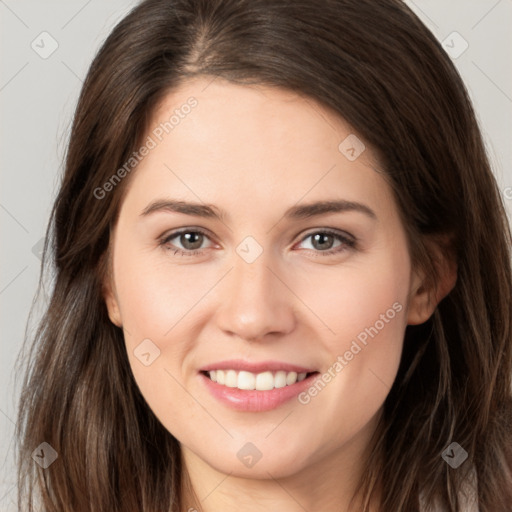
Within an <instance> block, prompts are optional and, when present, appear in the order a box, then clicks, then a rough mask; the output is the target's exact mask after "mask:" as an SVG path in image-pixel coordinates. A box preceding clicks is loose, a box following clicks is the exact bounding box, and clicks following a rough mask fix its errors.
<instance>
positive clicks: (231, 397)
mask: <svg viewBox="0 0 512 512" xmlns="http://www.w3.org/2000/svg"><path fill="white" fill-rule="evenodd" d="M199 375H200V377H201V378H202V380H203V382H204V384H205V386H206V387H207V389H208V391H209V392H210V393H211V394H212V395H213V396H214V397H215V398H216V399H217V400H219V401H220V402H221V403H223V404H225V405H227V406H228V407H231V408H232V409H236V410H238V411H245V412H262V411H270V410H272V409H277V408H278V407H279V406H281V405H283V404H284V403H285V402H288V401H289V400H291V399H292V398H293V397H295V396H297V395H298V394H299V393H301V392H302V391H304V390H305V389H307V388H308V387H309V386H311V384H312V382H313V381H314V380H315V378H316V377H317V376H318V375H319V373H318V372H317V373H312V374H311V375H308V376H307V377H306V378H305V379H304V380H301V381H300V382H296V383H295V384H292V385H291V386H285V387H283V388H274V389H271V390H268V391H257V390H244V389H238V388H230V387H228V386H224V385H222V384H218V383H217V382H213V380H211V379H210V378H209V377H207V376H206V375H204V374H203V373H199Z"/></svg>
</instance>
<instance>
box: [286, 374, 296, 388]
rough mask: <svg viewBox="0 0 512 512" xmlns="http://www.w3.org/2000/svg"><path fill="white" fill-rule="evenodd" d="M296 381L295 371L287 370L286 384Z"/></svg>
mask: <svg viewBox="0 0 512 512" xmlns="http://www.w3.org/2000/svg"><path fill="white" fill-rule="evenodd" d="M296 382H297V373H296V372H288V375H287V376H286V385H287V386H291V385H292V384H295V383H296Z"/></svg>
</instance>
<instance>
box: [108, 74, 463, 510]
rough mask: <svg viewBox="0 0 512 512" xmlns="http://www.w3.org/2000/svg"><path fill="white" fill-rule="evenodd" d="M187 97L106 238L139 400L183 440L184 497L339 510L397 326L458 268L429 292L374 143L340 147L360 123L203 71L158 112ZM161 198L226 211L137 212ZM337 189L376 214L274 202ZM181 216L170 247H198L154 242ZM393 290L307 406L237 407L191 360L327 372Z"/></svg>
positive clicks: (372, 418)
mask: <svg viewBox="0 0 512 512" xmlns="http://www.w3.org/2000/svg"><path fill="white" fill-rule="evenodd" d="M190 96H194V97H195V98H196V99H197V101H198V104H197V106H196V107H195V108H194V109H193V110H192V111H191V112H190V114H188V115H187V116H185V117H184V118H183V119H181V120H180V122H179V124H178V125H176V126H175V127H174V129H173V130H172V132H170V133H169V134H167V135H166V136H165V137H164V138H163V139H162V141H161V142H160V143H159V144H158V145H157V147H155V148H154V149H152V150H151V151H150V152H149V154H148V155H147V156H146V157H145V158H144V159H143V160H142V162H141V163H140V164H139V166H138V168H137V169H136V171H134V172H133V174H132V175H131V176H130V178H129V179H130V182H129V184H128V188H127V193H126V196H125V198H124V200H123V202H122V205H121V210H120V216H119V220H118V223H117V225H116V227H115V230H114V232H113V236H112V238H111V258H112V260H111V267H112V272H111V275H110V278H109V279H108V280H107V281H106V283H105V299H106V303H107V307H108V311H109V315H110V319H111V321H112V322H113V323H115V324H116V325H118V326H122V328H123V330H124V335H125V340H126V348H127V353H128V356H129V361H130V365H131V368H132V371H133V374H134V376H135V379H136V382H137V384H138V386H139V388H140V390H141V392H142V394H143V396H144V397H145V399H146V401H147V403H148V405H149V406H150V407H151V409H152V410H153V412H154V413H155V414H156V416H157V417H158V418H159V420H160V421H161V422H162V424H163V425H164V426H165V427H166V428H167V429H168V430H169V432H171V433H172V434H173V435H174V436H175V437H176V438H177V439H178V440H179V442H180V444H181V447H182V457H183V461H184V464H185V467H186V469H187V471H188V473H189V475H190V479H191V483H192V487H193V489H194V492H195V494H196V495H197V498H198V500H199V501H198V500H197V499H196V500H195V499H194V497H193V496H192V495H191V494H190V493H185V498H184V510H189V508H196V509H199V508H200V507H201V508H202V510H204V511H215V510H225V511H235V510H240V509H243V510H250V511H260V510H261V511H263V510H281V511H287V512H295V511H299V510H300V511H303V510H304V509H306V510H324V511H327V512H329V511H334V510H336V511H338V512H339V511H340V510H346V511H348V510H349V501H350V498H351V496H352V493H353V492H354V489H355V485H356V483H357V480H358V478H359V477H360V475H361V471H362V460H363V456H364V453H365V449H366V448H367V446H368V443H369V440H370V436H371V435H372V433H373V431H374V430H375V426H376V422H377V419H378V417H379V415H380V413H381V411H382V405H383V402H384V400H385V398H386V396H387V394H388V392H389V389H390V387H391V385H392V383H393V380H394V379H395V376H396V373H397V369H398V365H399V361H400V356H401V350H402V343H403V337H404V331H405V328H406V326H407V324H419V323H423V322H424V321H425V320H427V319H428V318H429V316H430V315H431V314H432V312H433V310H434V309H435V306H436V305H437V303H438V302H439V300H441V298H442V297H443V296H444V295H446V293H448V291H449V290H450V289H451V288H452V287H453V284H454V274H453V271H452V272H450V271H448V270H446V269H447V268H448V267H446V266H445V267H446V268H445V271H444V273H441V278H440V282H439V283H440V287H439V290H438V293H437V295H436V296H435V297H434V299H433V300H431V301H429V292H428V290H427V289H425V287H424V286H423V278H424V276H423V275H422V273H421V272H419V271H416V270H415V269H413V268H412V265H411V260H410V256H409V253H408V249H407V242H406V236H405V232H404V228H403V225H402V223H401V220H400V217H399V214H398V210H397V206H396V204H395V200H394V198H393V195H392V193H391V189H390V187H389V185H388V184H387V183H386V181H385V180H384V178H383V176H382V173H380V172H376V171H375V170H374V167H378V161H377V159H376V157H375V155H374V153H373V152H372V150H371V148H370V147H368V146H367V147H366V150H365V151H364V152H363V153H362V154H361V155H360V156H359V158H357V159H356V160H355V161H353V162H351V161H349V160H348V159H347V158H346V156H345V155H344V154H343V153H342V152H340V151H339V149H338V146H339V144H340V142H341V141H343V140H344V139H345V138H346V137H347V136H348V135H350V134H353V133H354V131H353V129H351V127H350V126H349V125H348V124H347V123H346V122H345V121H344V120H343V119H341V118H340V117H339V116H338V115H336V114H335V113H334V112H332V111H330V110H328V109H326V108H324V107H322V106H321V105H319V104H318V103H316V102H315V101H313V100H312V99H311V98H305V97H301V96H299V95H297V94H296V93H292V92H290V91H287V90H281V89H277V88H270V87H262V86H241V85H236V84H232V83H229V82H227V81H223V80H221V79H215V80H214V81H212V79H211V78H208V79H207V78H206V77H204V78H196V79H194V80H192V81H189V82H185V83H184V84H182V85H181V86H180V88H179V89H176V90H174V91H173V92H172V93H170V94H168V96H166V97H165V99H164V101H163V102H162V103H161V104H160V106H159V108H158V109H157V110H156V111H155V113H154V116H153V120H152V122H151V123H150V126H151V128H154V127H156V126H158V125H159V123H161V122H164V121H166V120H168V119H169V117H170V115H171V114H172V112H173V110H174V109H176V108H179V107H180V106H181V105H183V104H184V103H186V101H187V98H189V97H190ZM150 134H151V129H150V130H149V131H148V135H150ZM164 198H172V199H179V200H182V201H192V202H199V203H207V204H213V205H216V206H217V207H218V208H221V209H222V210H224V211H225V212H226V218H225V219H224V220H223V221H220V220H217V219H213V218H202V217H199V216H191V215H185V214H182V213H175V212H170V211H158V212H153V213H152V214H150V215H146V216H144V215H141V212H143V211H144V209H145V208H146V207H147V206H148V205H149V204H150V203H152V202H153V201H155V200H157V199H164ZM334 199H345V200H348V201H354V202H358V203H363V204H365V205H366V206H368V207H369V208H371V210H373V211H374V213H375V216H376V218H375V219H373V218H371V217H369V216H368V215H365V214H363V213H361V212H358V211H346V212H338V213H327V214H323V215H320V216H317V217H312V218H309V219H293V220H287V219H285V218H284V217H283V215H284V212H285V210H286V209H287V208H289V207H292V206H294V205H296V204H306V203H309V202H314V201H319V200H334ZM181 228H190V231H194V229H193V228H203V229H204V230H206V231H207V232H208V233H209V235H207V236H205V237H203V238H202V240H203V242H202V244H201V246H200V251H202V252H200V253H199V254H194V255H180V254H175V253H174V250H173V249H182V250H185V251H186V250H188V251H189V253H192V250H191V249H189V247H190V245H188V246H187V245H186V243H187V241H186V239H184V237H181V238H180V237H179V236H177V237H175V238H173V239H171V241H168V242H167V243H166V245H160V242H159V240H160V238H162V237H163V235H170V234H171V232H172V231H176V230H178V229H181ZM327 228H330V229H332V230H336V231H338V232H340V233H341V234H342V235H343V234H344V233H345V234H350V235H351V237H353V238H355V239H356V243H355V246H354V247H350V246H348V245H346V244H343V243H342V242H340V241H339V240H338V239H337V238H336V237H333V238H332V239H330V238H328V239H327V241H326V242H324V245H323V246H321V245H320V246H319V245H318V244H316V245H315V244H314V240H313V236H309V237H308V236H307V235H314V234H315V233H318V232H322V229H327ZM247 236H251V237H253V238H254V239H255V240H256V241H257V243H258V244H259V245H260V246H261V248H262V249H263V252H262V254H261V255H260V256H259V257H258V258H256V260H255V261H254V262H252V263H248V262H246V261H245V260H244V259H243V258H242V257H240V256H239V254H238V253H237V251H236V248H237V246H238V245H239V244H240V243H241V242H242V240H244V238H245V237H247ZM199 238H201V237H200V235H199ZM331 240H332V241H331ZM199 243H201V241H200V240H199V242H198V244H199ZM329 244H332V245H329ZM340 245H341V246H342V247H343V250H342V251H341V252H339V253H337V254H333V255H329V256H324V255H323V254H322V252H323V251H324V252H325V251H326V250H329V249H330V248H334V249H336V248H338V247H340ZM443 268H444V267H443ZM395 303H399V304H400V305H401V306H402V309H401V311H400V312H398V313H397V314H396V316H394V318H393V319H392V320H390V321H389V322H387V323H386V324H385V326H384V328H382V329H381V330H380V331H379V333H378V335H376V336H375V337H374V338H370V339H369V341H368V344H367V345H366V346H365V347H364V349H363V350H361V351H360V352H359V353H358V354H357V355H355V356H354V357H353V359H352V360H351V361H349V363H348V364H347V365H346V366H345V367H344V368H343V370H342V371H341V372H340V373H339V374H337V375H336V377H335V378H333V379H332V380H331V382H329V383H328V385H327V386H325V388H324V389H323V390H322V391H321V392H320V393H318V394H317V395H316V396H315V397H313V398H311V400H310V402H309V403H308V404H305V405H302V404H300V403H299V402H298V401H297V400H296V399H292V400H290V401H288V402H287V403H285V404H283V405H282V406H280V407H278V408H277V409H274V410H271V411H266V412H240V411H235V410H233V409H231V408H229V407H227V406H226V405H224V404H221V403H219V402H218V401H217V400H216V399H215V398H214V397H213V396H211V395H210V394H209V393H208V392H207V390H206V389H205V386H204V385H203V382H202V381H201V378H200V376H199V374H198V370H199V368H201V367H202V366H204V365H206V364H209V363H213V362H216V361H221V360H225V359H233V358H241V359H245V360H248V361H262V360H268V359H271V360H279V361H286V362H289V363H294V364H298V365H302V366H305V367H308V368H315V369H317V370H318V371H319V372H320V373H323V372H326V371H328V369H329V368H330V367H332V365H333V363H334V362H335V361H336V360H337V356H338V355H343V354H344V353H345V352H346V351H347V350H348V349H349V348H350V346H351V343H352V341H353V340H354V339H355V338H356V336H357V335H358V334H359V333H361V332H362V331H364V329H365V328H367V327H370V326H373V325H375V323H376V321H377V320H379V318H380V315H381V314H384V313H385V312H386V311H387V310H389V309H390V308H391V307H392V305H393V304H395ZM148 338H149V339H150V340H151V341H152V342H153V343H154V344H155V345H156V346H157V347H158V348H159V349H160V355H159V357H157V358H156V359H155V360H154V361H153V362H152V363H151V364H150V365H149V366H145V365H144V364H142V363H141V362H140V360H139V359H138V358H137V357H135V355H134V350H135V348H136V347H137V346H138V345H139V344H140V343H141V341H142V340H144V339H148ZM247 442H251V443H253V444H254V445H255V446H256V447H257V448H258V450H259V451H260V452H261V454H262V457H261V459H260V460H259V461H258V462H257V463H256V464H255V465H254V466H252V467H251V468H248V467H246V466H245V465H244V464H242V463H241V462H240V460H239V459H238V458H237V452H238V451H239V450H240V449H241V448H242V446H244V445H245V444H246V443H247ZM377 505H378V504H377V502H376V503H374V504H373V509H374V510H377Z"/></svg>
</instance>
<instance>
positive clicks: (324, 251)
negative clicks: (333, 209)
mask: <svg viewBox="0 0 512 512" xmlns="http://www.w3.org/2000/svg"><path fill="white" fill-rule="evenodd" d="M308 239H311V243H310V245H311V246H312V249H311V250H313V251H314V252H317V253H320V254H321V256H329V255H332V254H337V253H341V252H343V251H346V250H349V249H354V248H355V246H356V241H355V239H354V238H353V237H351V236H349V235H347V234H345V233H341V232H338V231H333V230H330V229H322V230H319V231H314V232H313V233H309V234H308V235H306V236H305V237H304V238H303V239H302V241H301V243H303V242H304V241H306V240H308ZM336 241H338V245H335V243H336Z"/></svg>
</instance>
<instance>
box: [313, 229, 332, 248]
mask: <svg viewBox="0 0 512 512" xmlns="http://www.w3.org/2000/svg"><path fill="white" fill-rule="evenodd" d="M326 238H331V240H330V241H331V243H330V244H327V245H328V247H327V248H328V249H330V248H331V246H332V237H331V235H329V234H326V233H317V234H316V235H315V236H314V237H313V240H314V243H313V245H315V242H318V241H319V240H320V247H318V248H320V249H322V248H324V249H325V248H326V245H325V239H326Z"/></svg>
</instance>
